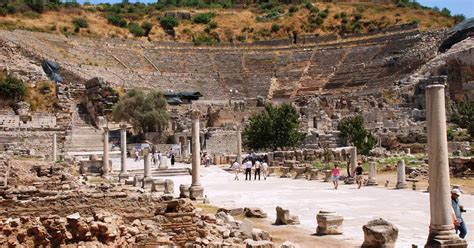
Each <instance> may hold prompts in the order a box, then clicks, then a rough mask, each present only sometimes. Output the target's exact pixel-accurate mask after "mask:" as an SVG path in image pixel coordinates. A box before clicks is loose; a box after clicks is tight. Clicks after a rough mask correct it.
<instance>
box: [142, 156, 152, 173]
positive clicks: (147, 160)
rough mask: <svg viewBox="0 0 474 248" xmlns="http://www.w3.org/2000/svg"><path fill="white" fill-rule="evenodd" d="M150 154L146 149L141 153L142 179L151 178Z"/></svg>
mask: <svg viewBox="0 0 474 248" xmlns="http://www.w3.org/2000/svg"><path fill="white" fill-rule="evenodd" d="M150 164H151V155H150V153H149V152H148V151H144V154H143V180H145V179H150V178H151V168H150Z"/></svg>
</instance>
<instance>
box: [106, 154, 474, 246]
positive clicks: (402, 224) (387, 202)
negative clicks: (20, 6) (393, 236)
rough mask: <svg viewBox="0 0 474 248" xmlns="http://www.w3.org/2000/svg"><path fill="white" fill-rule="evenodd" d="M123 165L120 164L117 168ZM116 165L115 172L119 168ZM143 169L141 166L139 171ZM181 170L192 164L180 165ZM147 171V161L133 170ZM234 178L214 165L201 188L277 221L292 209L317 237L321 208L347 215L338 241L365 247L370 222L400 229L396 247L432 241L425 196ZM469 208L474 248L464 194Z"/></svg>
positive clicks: (222, 202)
mask: <svg viewBox="0 0 474 248" xmlns="http://www.w3.org/2000/svg"><path fill="white" fill-rule="evenodd" d="M114 164H115V165H118V166H120V162H119V161H118V163H115V162H114ZM115 165H114V168H115V167H116V166H115ZM140 166H141V167H140ZM176 166H177V167H189V165H184V164H179V163H178V164H177V165H176ZM133 167H138V168H143V160H142V161H141V164H140V163H136V164H134V165H133V166H130V168H133ZM233 178H234V175H233V174H230V173H227V172H225V171H223V170H222V169H220V168H218V167H215V166H211V167H208V168H205V167H202V170H201V183H202V184H203V186H204V189H205V194H206V195H207V197H208V198H209V199H210V201H211V204H213V205H216V206H229V207H260V208H262V209H263V210H264V211H265V212H267V213H268V216H269V219H270V220H272V221H274V220H275V217H276V211H275V207H276V206H282V207H285V208H289V209H290V213H291V214H295V215H298V216H299V219H300V222H301V225H302V226H303V227H306V228H308V229H311V230H312V231H314V232H315V230H316V214H317V212H318V211H319V210H321V209H328V210H332V211H336V212H337V213H339V214H341V215H342V216H344V222H343V226H344V234H343V235H340V236H335V238H338V239H341V240H347V241H350V242H352V243H354V244H357V245H360V244H362V242H363V238H364V234H363V231H362V226H363V225H364V224H366V223H367V222H368V221H369V220H371V219H373V218H377V217H382V218H384V219H387V220H388V221H390V222H392V223H393V224H395V226H397V227H398V229H399V235H398V242H397V246H396V247H400V248H402V247H403V248H405V247H411V245H412V244H416V245H418V246H419V247H423V246H424V244H425V242H426V238H427V237H428V226H429V220H430V218H429V195H428V194H427V193H423V192H420V191H412V190H409V189H407V190H394V189H386V188H383V187H363V188H362V189H360V190H359V189H356V186H354V185H343V184H341V185H340V187H339V190H337V191H336V190H334V189H333V188H332V183H323V182H322V181H307V180H295V179H282V178H276V177H270V178H268V179H267V180H266V181H264V180H263V178H262V180H261V181H253V180H252V181H250V182H249V181H244V180H243V178H244V177H243V175H241V176H240V179H241V180H240V181H233ZM171 179H173V181H174V185H175V193H176V195H178V194H179V185H180V184H183V183H185V184H190V183H191V177H190V176H177V177H172V178H171ZM461 200H462V202H463V204H464V205H465V206H466V208H467V213H465V214H464V219H465V220H466V222H467V224H468V231H469V233H468V236H467V240H468V242H469V243H470V245H469V247H474V197H473V196H472V195H463V196H462V197H461Z"/></svg>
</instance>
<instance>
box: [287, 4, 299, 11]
mask: <svg viewBox="0 0 474 248" xmlns="http://www.w3.org/2000/svg"><path fill="white" fill-rule="evenodd" d="M299 9H300V8H299V7H298V6H296V5H291V6H290V8H289V9H288V12H290V13H295V12H298V10H299Z"/></svg>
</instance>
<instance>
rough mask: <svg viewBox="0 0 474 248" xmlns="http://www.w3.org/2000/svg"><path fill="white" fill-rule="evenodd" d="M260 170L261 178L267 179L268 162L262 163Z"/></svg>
mask: <svg viewBox="0 0 474 248" xmlns="http://www.w3.org/2000/svg"><path fill="white" fill-rule="evenodd" d="M262 172H263V179H264V180H267V174H268V164H267V162H263V163H262Z"/></svg>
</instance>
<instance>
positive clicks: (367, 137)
mask: <svg viewBox="0 0 474 248" xmlns="http://www.w3.org/2000/svg"><path fill="white" fill-rule="evenodd" d="M337 129H338V130H339V131H340V132H341V133H340V134H339V135H340V137H341V138H342V139H343V140H345V141H346V142H350V143H352V144H354V146H356V147H357V150H359V152H360V153H361V154H363V155H369V152H370V150H372V148H373V147H374V146H375V144H376V143H377V139H376V138H375V137H374V136H373V135H372V134H371V133H370V132H368V131H367V130H366V129H365V127H364V118H363V117H362V116H361V115H358V116H355V117H348V118H345V119H343V120H341V122H339V125H338V127H337Z"/></svg>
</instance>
